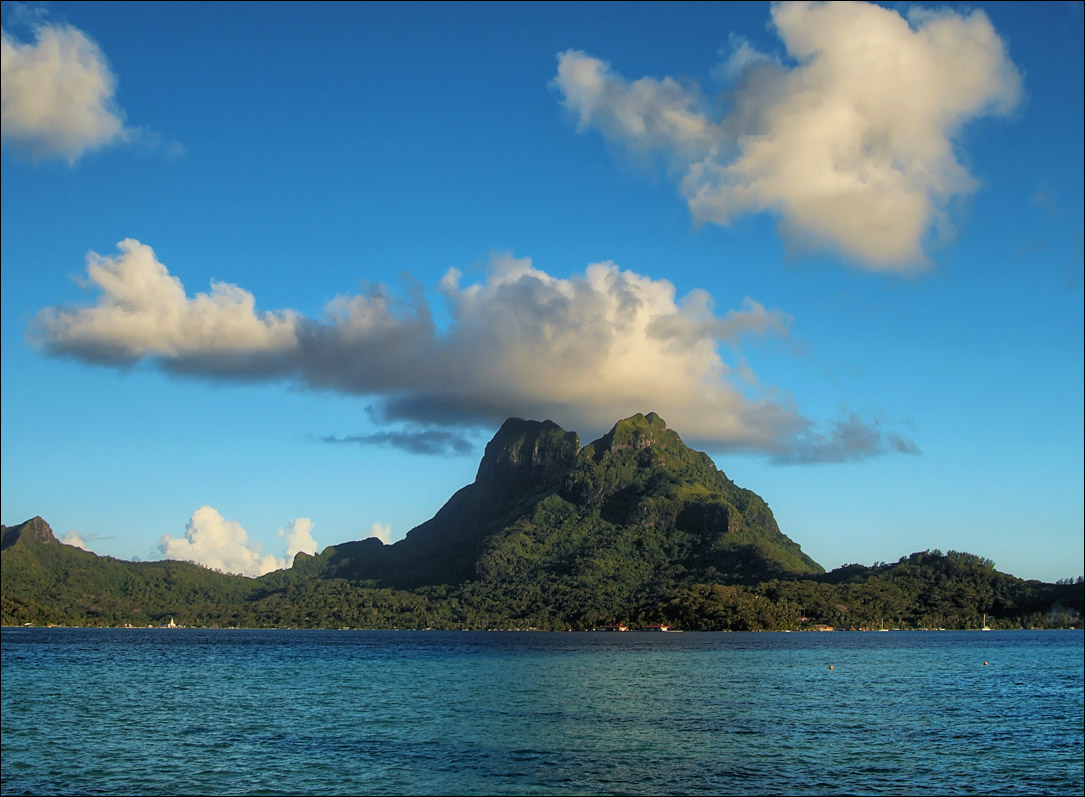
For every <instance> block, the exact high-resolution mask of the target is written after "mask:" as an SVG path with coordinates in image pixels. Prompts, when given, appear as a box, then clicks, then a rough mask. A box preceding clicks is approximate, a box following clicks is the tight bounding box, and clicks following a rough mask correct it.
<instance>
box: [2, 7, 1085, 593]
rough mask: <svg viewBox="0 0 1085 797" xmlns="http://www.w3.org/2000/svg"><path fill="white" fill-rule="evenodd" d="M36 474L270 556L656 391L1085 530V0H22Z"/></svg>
mask: <svg viewBox="0 0 1085 797" xmlns="http://www.w3.org/2000/svg"><path fill="white" fill-rule="evenodd" d="M0 20H2V22H3V41H2V47H3V52H2V67H3V79H2V87H3V103H2V105H3V119H2V131H3V145H2V156H0V157H2V170H0V191H2V195H0V225H2V229H0V260H2V291H0V302H2V313H0V346H2V358H0V365H2V371H3V376H2V394H0V397H2V401H0V422H2V446H0V456H2V500H0V504H2V515H3V518H2V519H3V522H4V523H5V524H7V525H14V524H16V523H20V522H22V521H24V520H26V519H28V518H31V517H33V516H35V515H40V516H42V517H43V518H45V519H46V520H47V521H48V522H49V523H50V525H51V526H52V527H53V529H54V531H55V532H56V533H57V535H58V536H59V537H62V538H63V539H65V540H66V541H68V542H70V543H71V544H77V545H80V546H82V547H85V548H88V549H90V550H93V551H94V552H95V553H98V554H100V555H108V556H113V557H117V558H122V559H140V560H147V559H161V558H164V557H168V558H177V559H186V560H190V561H197V562H200V563H202V564H205V565H207V566H210V567H215V568H218V569H220V570H224V571H228V572H238V573H244V574H247V575H257V574H259V573H263V572H267V571H269V570H272V569H276V568H280V567H285V566H288V565H289V563H290V561H292V558H293V555H294V554H295V553H296V552H298V551H307V552H314V551H317V550H319V549H321V548H323V547H325V546H327V545H333V544H336V543H340V542H345V541H348V540H356V539H363V538H366V537H370V536H376V537H379V538H381V539H383V540H385V541H386V542H394V541H396V540H398V539H401V538H402V537H403V536H404V535H405V534H406V533H407V532H408V531H409V530H410V529H411V528H413V527H414V526H416V525H418V524H419V523H421V522H423V521H425V520H427V519H428V518H429V517H431V516H432V515H433V514H434V513H435V512H436V511H437V509H439V508H440V506H441V505H442V504H443V503H444V501H445V500H447V499H448V497H450V496H451V495H452V493H453V492H455V491H456V490H457V489H459V488H460V487H462V486H463V485H465V484H469V483H470V482H471V481H473V479H474V476H475V472H476V470H477V467H478V462H479V460H480V458H481V456H482V453H483V450H484V447H485V444H486V442H487V441H488V440H489V438H490V437H491V436H492V435H493V433H494V432H495V431H496V430H497V428H498V427H499V426H500V424H501V422H502V420H504V419H505V418H506V417H510V416H515V417H525V418H533V419H537V420H543V419H550V420H553V421H555V422H556V423H558V424H560V425H561V426H563V427H564V428H565V429H568V430H572V431H576V432H578V433H579V435H580V438H581V441H582V443H585V444H586V443H587V442H590V441H591V440H592V439H594V438H596V437H598V436H599V435H601V434H603V433H605V432H606V431H607V430H608V429H609V428H610V427H611V426H612V425H613V424H614V422H616V421H617V420H619V419H620V418H623V417H627V416H629V415H632V414H634V413H637V412H644V413H647V412H650V411H654V412H657V413H659V414H660V415H661V416H662V417H663V418H664V419H665V420H666V421H667V423H668V425H669V427H670V428H672V429H674V430H675V431H677V432H678V433H679V434H680V435H681V436H682V438H683V439H684V440H685V441H686V442H687V443H689V444H690V445H692V446H693V447H695V448H698V449H700V450H704V451H706V452H707V453H709V454H710V455H711V456H712V458H713V460H714V461H715V462H716V464H717V465H718V467H719V468H720V469H721V470H723V471H724V472H725V473H726V474H727V475H728V476H729V477H730V478H731V479H732V480H733V481H735V482H736V483H737V484H739V485H740V486H742V487H746V488H749V489H752V490H754V491H755V492H757V493H758V494H759V495H761V496H762V497H764V498H765V500H766V501H767V502H768V504H769V506H770V507H771V508H772V510H773V512H774V514H775V516H776V519H777V522H778V523H779V525H780V527H781V529H782V531H783V532H784V533H785V534H787V535H788V536H790V537H791V538H792V539H794V540H795V541H796V542H798V543H799V544H800V545H801V546H802V548H803V550H804V551H805V552H807V553H808V554H809V555H811V556H812V557H813V558H814V559H815V560H816V561H818V562H819V563H820V564H821V565H822V566H824V567H825V568H826V569H832V568H835V567H839V566H840V565H843V564H847V563H853V562H858V563H862V564H872V563H874V562H879V561H890V562H891V561H896V560H897V559H899V558H900V557H903V556H907V555H908V554H910V553H912V552H914V551H920V550H927V549H934V548H937V549H941V550H958V551H968V552H971V553H975V554H979V555H981V556H985V557H988V558H990V559H992V560H994V562H995V565H996V567H997V568H998V569H1000V570H1003V571H1006V572H1010V573H1013V574H1014V575H1017V576H1020V577H1022V578H1035V579H1043V580H1046V581H1054V580H1056V579H1059V578H1066V577H1076V576H1078V575H1081V574H1082V572H1083V570H1085V549H1083V535H1082V528H1083V526H1085V522H1083V515H1085V513H1083V487H1082V485H1083V481H1085V474H1083V460H1085V452H1083V437H1085V431H1083V428H1082V426H1083V421H1082V419H1083V416H1085V398H1083V397H1085V388H1083V360H1085V347H1083V327H1085V320H1083V293H1082V282H1083V260H1085V254H1083V252H1085V247H1083V217H1085V208H1083V195H1085V187H1083V176H1082V175H1083V173H1085V165H1083V163H1082V154H1083V148H1085V144H1083V142H1085V135H1083V99H1082V98H1083V96H1085V87H1083V63H1085V55H1083V40H1085V36H1083V13H1082V4H1081V3H1080V2H1077V3H1029V4H1028V5H1027V6H1026V5H1025V4H1018V3H997V4H989V5H988V4H977V5H960V4H949V5H942V4H938V5H916V4H886V5H881V6H879V5H872V4H865V3H855V4H829V5H823V4H820V3H784V4H764V3H723V4H702V3H693V4H683V3H667V4H665V5H664V4H655V3H651V2H637V3H603V4H592V3H583V4H581V3H578V4H558V3H546V4H520V3H517V4H501V3H485V4H453V3H441V4H432V5H431V4H355V3H349V4H321V3H306V4H293V3H286V2H281V3H269V4H262V3H245V4H216V3H168V2H159V3H154V4H151V3H138V2H136V3H110V2H94V3H46V4H17V3H4V4H3V5H2V10H0Z"/></svg>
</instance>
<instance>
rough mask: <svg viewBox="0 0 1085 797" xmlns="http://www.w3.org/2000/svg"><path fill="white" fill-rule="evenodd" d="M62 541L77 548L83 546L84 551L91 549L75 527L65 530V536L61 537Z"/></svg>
mask: <svg viewBox="0 0 1085 797" xmlns="http://www.w3.org/2000/svg"><path fill="white" fill-rule="evenodd" d="M60 541H61V542H62V543H64V544H65V545H71V546H73V547H75V548H82V549H83V550H84V551H89V550H90V548H89V547H87V543H86V542H85V541H84V540H83V538H82V537H81V536H80V534H79V532H78V531H76V530H75V529H72V530H70V531H68V532H65V534H64V536H63V537H62V538H61V540H60Z"/></svg>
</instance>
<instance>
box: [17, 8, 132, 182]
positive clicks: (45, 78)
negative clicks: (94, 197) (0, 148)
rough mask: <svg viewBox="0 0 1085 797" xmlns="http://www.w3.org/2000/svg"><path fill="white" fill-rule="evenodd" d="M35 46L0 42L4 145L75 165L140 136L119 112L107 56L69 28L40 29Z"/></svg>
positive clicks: (52, 26)
mask: <svg viewBox="0 0 1085 797" xmlns="http://www.w3.org/2000/svg"><path fill="white" fill-rule="evenodd" d="M34 36H35V41H34V43H32V44H30V43H24V42H20V41H17V40H16V39H14V38H13V37H12V36H11V35H10V34H9V33H8V32H7V31H6V30H5V31H3V32H2V40H0V72H2V81H0V82H2V85H3V88H2V93H3V102H2V106H3V116H2V120H3V125H2V127H3V140H4V142H5V143H11V144H13V145H15V146H17V147H19V148H22V149H24V150H26V151H27V152H29V153H30V155H31V156H33V157H34V158H44V157H56V158H61V159H63V160H66V161H68V162H69V163H74V162H75V161H77V160H78V159H79V158H80V156H82V155H83V154H84V153H85V152H88V151H91V150H95V149H99V148H100V147H103V146H106V145H108V144H113V143H117V142H120V141H124V140H126V139H127V138H128V137H129V136H132V135H138V133H136V132H135V131H131V130H129V129H128V128H126V127H125V124H124V113H123V112H122V111H121V110H120V108H119V107H117V105H116V102H115V99H114V92H115V91H116V85H117V80H116V78H115V77H114V76H113V73H112V71H111V70H110V68H109V64H108V63H107V62H106V59H105V56H104V55H103V54H102V51H101V50H100V49H99V47H98V45H97V44H95V43H94V42H93V41H92V40H91V39H90V38H88V37H87V35H86V34H85V33H83V32H82V31H80V30H78V29H76V28H73V27H71V26H68V25H49V24H38V25H35V26H34Z"/></svg>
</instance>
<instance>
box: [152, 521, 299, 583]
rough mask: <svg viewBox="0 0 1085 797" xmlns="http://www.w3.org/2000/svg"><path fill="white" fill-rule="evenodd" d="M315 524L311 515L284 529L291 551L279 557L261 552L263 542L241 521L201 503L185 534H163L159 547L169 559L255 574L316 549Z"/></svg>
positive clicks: (282, 535) (239, 572) (223, 570)
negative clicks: (251, 535)
mask: <svg viewBox="0 0 1085 797" xmlns="http://www.w3.org/2000/svg"><path fill="white" fill-rule="evenodd" d="M312 526H313V524H312V521H311V520H309V519H308V518H298V519H296V520H292V521H291V522H290V523H288V524H287V526H286V528H284V529H281V530H280V531H279V537H280V538H282V539H285V540H286V541H287V555H286V557H285V558H281V559H277V558H275V557H274V556H272V555H271V554H261V553H260V546H259V544H257V543H255V542H250V541H249V538H248V533H247V532H246V531H245V529H244V528H242V527H241V524H240V523H237V522H236V521H233V520H226V519H225V518H224V517H223V516H222V515H221V514H219V512H218V510H216V509H214V508H213V507H210V506H201V507H200V508H199V509H197V510H196V511H195V512H194V513H193V514H192V518H191V519H190V520H189V521H188V524H187V525H186V526H185V536H184V537H171V536H170V535H168V534H166V535H163V536H162V538H161V539H160V540H159V544H158V548H159V550H160V551H161V552H162V555H163V556H165V557H166V558H167V559H180V560H182V561H185V562H195V563H196V564H198V565H203V566H204V567H208V568H211V569H212V570H221V571H222V572H224V573H236V574H237V575H242V576H250V577H252V578H255V577H257V576H262V575H264V574H265V573H270V572H271V571H272V570H282V569H284V568H287V567H289V566H290V565H291V564H292V563H293V559H294V554H296V553H297V552H298V551H305V552H306V553H315V552H316V541H315V540H314V539H313V538H312V535H311V533H310V532H311V530H312Z"/></svg>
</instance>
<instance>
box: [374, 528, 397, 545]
mask: <svg viewBox="0 0 1085 797" xmlns="http://www.w3.org/2000/svg"><path fill="white" fill-rule="evenodd" d="M369 536H370V537H375V538H376V539H378V540H380V541H381V542H383V543H384V544H385V545H391V544H392V527H391V526H390V525H389V524H387V523H374V524H373V525H372V526H370V527H369Z"/></svg>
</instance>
